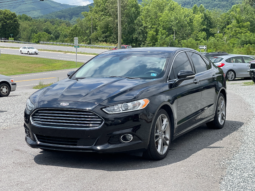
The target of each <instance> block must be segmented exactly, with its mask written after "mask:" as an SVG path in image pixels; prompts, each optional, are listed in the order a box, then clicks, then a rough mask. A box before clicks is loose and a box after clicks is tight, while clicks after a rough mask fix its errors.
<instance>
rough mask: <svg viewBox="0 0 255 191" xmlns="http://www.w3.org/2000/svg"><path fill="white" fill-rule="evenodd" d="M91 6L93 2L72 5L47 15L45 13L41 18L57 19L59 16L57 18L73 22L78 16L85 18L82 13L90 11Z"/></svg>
mask: <svg viewBox="0 0 255 191" xmlns="http://www.w3.org/2000/svg"><path fill="white" fill-rule="evenodd" d="M89 6H93V3H92V4H89V5H86V6H78V7H72V8H68V9H64V10H61V11H57V12H53V13H50V14H47V15H43V16H41V17H39V18H44V19H56V18H57V19H62V20H66V21H70V22H71V23H75V21H76V20H77V19H78V18H84V17H83V15H82V14H81V13H82V12H88V11H89Z"/></svg>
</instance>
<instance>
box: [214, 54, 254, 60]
mask: <svg viewBox="0 0 255 191" xmlns="http://www.w3.org/2000/svg"><path fill="white" fill-rule="evenodd" d="M235 56H247V57H252V56H250V55H242V54H229V55H222V56H215V57H220V58H224V59H228V58H232V57H235Z"/></svg>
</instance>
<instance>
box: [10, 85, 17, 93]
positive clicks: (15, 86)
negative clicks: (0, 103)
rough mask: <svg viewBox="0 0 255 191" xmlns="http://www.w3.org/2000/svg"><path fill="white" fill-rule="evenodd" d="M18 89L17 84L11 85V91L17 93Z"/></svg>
mask: <svg viewBox="0 0 255 191" xmlns="http://www.w3.org/2000/svg"><path fill="white" fill-rule="evenodd" d="M16 88H17V84H16V83H11V91H12V92H13V91H15V90H16Z"/></svg>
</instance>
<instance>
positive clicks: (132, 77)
mask: <svg viewBox="0 0 255 191" xmlns="http://www.w3.org/2000/svg"><path fill="white" fill-rule="evenodd" d="M109 78H128V79H141V78H136V77H127V76H109Z"/></svg>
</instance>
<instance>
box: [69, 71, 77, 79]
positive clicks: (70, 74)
mask: <svg viewBox="0 0 255 191" xmlns="http://www.w3.org/2000/svg"><path fill="white" fill-rule="evenodd" d="M74 73H75V71H71V72H68V73H67V77H68V78H70V77H71V76H72V75H73V74H74Z"/></svg>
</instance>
